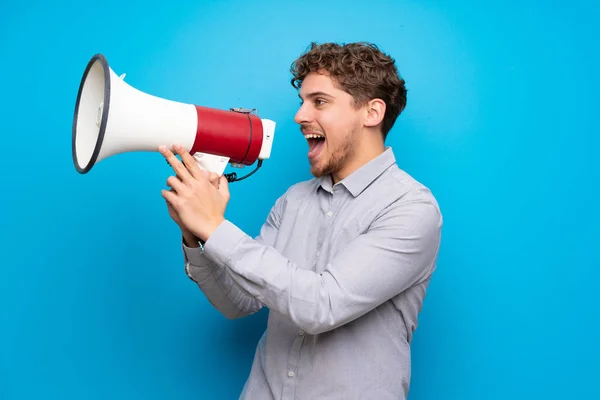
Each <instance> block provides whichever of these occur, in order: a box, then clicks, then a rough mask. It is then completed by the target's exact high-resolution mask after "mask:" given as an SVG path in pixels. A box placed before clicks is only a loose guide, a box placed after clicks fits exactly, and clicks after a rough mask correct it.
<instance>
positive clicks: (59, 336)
mask: <svg viewBox="0 0 600 400" xmlns="http://www.w3.org/2000/svg"><path fill="white" fill-rule="evenodd" d="M482 3H485V5H482ZM536 3H537V5H536ZM542 3H544V4H550V3H549V2H533V1H518V2H517V1H512V2H502V3H500V2H496V3H493V4H490V3H489V2H480V1H433V0H431V1H389V2H382V1H379V2H375V3H372V4H369V3H368V2H364V1H361V2H358V1H357V2H351V1H346V2H342V1H339V2H324V1H303V2H299V1H295V2H280V1H273V2H266V1H262V2H247V1H236V2H233V1H230V2H225V1H223V2H198V1H187V2H174V1H168V2H159V1H156V2H149V1H146V2H142V1H139V2H122V1H105V2H101V3H99V2H80V1H77V2H76V1H70V2H62V4H61V5H51V4H49V3H48V2H23V3H20V4H19V3H17V1H15V0H8V2H7V0H4V1H3V2H2V3H1V5H0V60H1V62H0V76H2V84H1V87H0V93H2V96H1V97H0V101H1V102H2V104H1V107H0V130H1V132H2V136H1V137H2V141H3V143H2V144H3V147H4V149H3V151H2V157H1V158H0V162H1V163H2V168H1V169H0V171H1V174H2V185H3V187H4V189H3V190H2V199H1V202H2V204H1V206H2V212H1V214H0V218H1V226H2V231H1V232H2V238H1V239H2V240H1V242H0V246H1V247H0V249H1V255H2V258H1V259H2V264H1V267H0V268H1V269H0V272H1V275H0V304H2V305H1V307H0V399H4V400H9V399H10V400H13V399H41V398H44V399H84V398H85V399H107V398H110V399H130V398H144V399H167V398H168V399H233V398H236V396H237V394H238V393H239V391H240V389H241V387H242V385H243V383H244V380H245V378H246V375H247V373H248V371H249V367H250V363H251V361H252V356H253V354H254V346H255V344H256V341H257V340H258V338H259V336H260V335H261V333H262V331H263V329H264V328H265V321H266V312H264V311H263V312H261V313H259V314H258V315H255V316H253V317H251V318H247V319H243V320H239V321H233V322H232V321H228V320H225V319H224V318H222V317H221V316H220V315H219V314H218V313H217V312H216V311H215V310H213V308H212V307H211V306H210V305H209V303H208V302H207V301H206V300H205V299H204V297H203V296H202V294H201V293H200V292H199V291H198V290H197V289H196V288H195V286H194V285H193V283H192V282H191V281H189V280H188V278H187V277H186V276H185V274H184V271H183V265H182V258H181V253H180V247H179V245H180V242H179V236H178V231H177V229H176V227H175V225H174V224H173V223H172V222H171V221H170V219H169V217H168V214H167V212H166V208H165V206H164V202H163V199H162V198H161V196H160V190H161V189H162V188H163V187H164V182H165V179H166V177H167V176H168V175H169V172H170V171H169V168H168V166H167V165H166V164H165V162H164V161H163V160H162V159H161V157H160V155H158V154H157V153H143V154H127V155H122V156H118V157H114V158H112V159H108V160H106V161H104V162H102V164H101V165H100V164H99V165H98V166H97V167H96V168H95V169H94V170H93V171H92V173H90V174H88V175H85V176H81V175H78V174H77V173H76V172H75V169H74V168H73V165H72V161H71V120H72V113H73V106H74V101H75V95H76V92H77V88H78V85H79V79H80V77H81V74H82V72H83V69H84V67H85V64H86V63H87V61H88V59H89V58H90V57H91V56H92V55H93V54H95V53H96V52H101V53H104V54H105V55H106V56H107V58H108V60H109V62H110V64H111V66H112V68H113V69H114V70H115V72H117V74H121V73H127V78H126V79H127V81H128V82H129V83H130V84H132V85H133V86H135V87H137V88H139V89H141V90H143V91H145V92H147V93H151V94H154V95H157V96H161V97H165V98H170V99H174V100H178V101H183V102H191V103H196V104H200V105H207V106H210V107H216V108H229V107H238V106H239V107H256V108H258V111H259V113H260V115H261V116H262V117H266V118H271V119H274V120H276V121H277V123H278V130H277V134H276V136H275V138H276V139H275V145H274V152H273V157H272V159H271V160H269V161H268V162H267V163H265V165H264V167H263V169H262V170H261V171H260V173H258V174H257V175H255V176H254V177H253V178H252V179H250V180H247V181H243V182H240V183H237V184H235V185H232V187H231V189H232V196H233V198H232V201H231V203H230V206H229V208H228V217H229V218H231V219H232V220H233V221H234V222H236V223H238V224H239V225H240V226H241V227H242V228H243V229H245V230H246V231H247V232H248V233H249V234H253V235H254V234H256V233H257V232H258V229H259V227H260V224H261V223H262V221H263V220H264V218H265V216H266V213H267V212H268V210H269V208H270V207H271V205H272V203H273V202H274V201H275V199H276V198H277V196H279V195H280V194H281V193H282V192H283V191H284V190H285V189H286V188H287V187H288V186H289V185H291V184H293V183H294V182H296V181H298V180H301V179H308V178H309V175H308V168H307V162H306V152H307V147H306V144H305V141H304V139H303V138H302V137H301V136H300V135H299V131H298V129H297V127H296V126H295V124H294V122H293V115H294V113H295V111H296V107H297V106H298V100H297V97H296V93H295V92H294V90H293V89H292V87H291V86H290V85H289V73H288V67H289V64H290V63H291V62H292V61H293V59H294V58H295V57H296V56H297V55H299V54H300V52H302V51H303V50H304V49H305V47H306V46H307V45H308V44H309V43H310V41H312V40H316V41H354V40H369V41H374V42H376V43H378V44H379V45H380V46H381V47H382V48H383V49H384V50H385V51H388V52H390V53H392V54H393V55H394V56H395V57H396V59H397V60H398V63H399V67H400V70H401V73H402V74H403V76H404V77H405V78H406V80H407V84H408V88H409V97H408V99H409V100H408V108H407V109H406V112H405V113H404V114H403V115H402V116H401V118H400V119H399V120H398V123H397V125H396V126H395V128H394V130H393V132H392V133H391V135H390V137H389V142H388V144H390V145H391V146H393V147H394V149H395V151H396V154H397V157H398V159H399V163H400V165H401V167H402V168H404V169H406V170H407V171H408V172H409V173H411V174H413V175H414V176H415V177H416V178H417V179H419V180H421V181H422V182H424V183H425V184H427V185H428V186H429V187H430V188H431V189H432V190H433V192H434V193H435V195H436V196H437V198H438V200H439V202H440V204H441V206H442V209H443V212H444V215H445V228H444V237H443V245H442V252H441V255H440V258H439V267H438V271H437V273H436V275H435V279H434V281H433V283H432V285H431V287H430V292H429V295H428V297H427V299H426V303H425V307H424V310H423V313H422V318H421V324H420V327H419V329H418V331H417V334H416V336H415V341H414V369H413V384H412V388H411V394H410V398H411V400H429V399H431V400H433V399H442V398H443V399H445V400H449V399H460V400H481V399H487V400H492V399H512V400H515V399H542V398H543V399H566V398H569V399H591V398H600V389H599V388H598V385H597V384H596V383H594V382H597V379H598V372H599V368H598V359H599V358H600V333H599V328H600V313H599V312H598V305H599V304H600V302H599V301H598V293H599V292H600V284H599V281H600V272H599V271H600V256H599V252H598V241H599V239H600V213H599V211H598V205H599V204H600V202H599V200H598V194H599V193H598V192H599V190H598V184H599V182H600V162H599V161H598V159H597V158H595V157H597V156H598V153H599V152H600V140H599V138H598V137H599V133H600V132H599V129H598V121H599V120H598V115H599V114H598V90H599V89H600V85H599V78H598V76H599V74H598V68H599V67H600V65H599V62H598V60H599V58H598V51H597V49H598V45H597V40H598V37H599V34H600V32H599V30H598V28H597V27H595V26H597V20H598V17H599V12H598V8H599V6H597V5H592V2H585V1H579V0H573V1H570V2H561V3H558V2H557V3H555V4H553V5H546V6H542V5H539V4H542ZM588 3H589V4H588ZM134 169H139V171H140V172H136V173H134V172H133V170H134ZM251 193H252V194H251Z"/></svg>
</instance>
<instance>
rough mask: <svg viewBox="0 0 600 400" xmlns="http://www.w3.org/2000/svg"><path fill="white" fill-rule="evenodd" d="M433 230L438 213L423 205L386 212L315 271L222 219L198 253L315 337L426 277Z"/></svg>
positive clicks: (433, 250) (435, 236)
mask: <svg viewBox="0 0 600 400" xmlns="http://www.w3.org/2000/svg"><path fill="white" fill-rule="evenodd" d="M407 207H408V206H407ZM407 213H408V214H407ZM414 215H417V216H418V217H417V218H414V217H413V216H414ZM409 217H410V218H409ZM440 227H441V219H440V215H439V214H438V213H437V211H436V210H435V208H433V207H430V206H428V205H423V206H421V207H420V208H419V209H418V210H415V211H413V210H412V209H410V208H409V209H408V210H404V209H399V210H392V211H390V212H388V214H386V215H383V216H382V217H380V218H379V219H378V221H377V222H376V223H373V224H372V226H371V229H370V231H369V232H367V233H365V234H363V235H359V236H358V237H357V238H356V239H355V240H353V241H352V242H351V243H348V244H347V247H346V248H345V249H343V250H341V251H340V252H339V253H338V254H337V256H336V257H335V259H332V260H331V261H330V262H329V263H328V264H327V266H326V268H325V270H324V271H323V272H322V273H318V272H315V271H313V270H312V268H311V267H310V266H305V265H301V264H298V263H297V262H294V260H291V259H289V258H287V257H285V256H284V255H282V254H281V253H279V252H278V251H277V250H276V249H275V248H274V247H271V246H266V245H264V244H262V243H260V242H259V241H256V240H254V239H252V238H250V237H249V236H248V235H246V234H245V233H244V232H242V231H241V230H240V229H239V228H237V227H236V226H235V225H233V224H231V223H230V222H229V221H225V222H224V223H223V224H222V225H221V226H220V227H219V228H218V229H217V230H216V231H215V232H214V233H213V235H212V236H211V237H210V238H209V239H208V240H207V242H206V246H205V254H206V255H207V256H208V257H209V258H210V259H212V260H214V261H215V263H216V267H218V268H221V269H223V270H225V271H228V274H229V276H230V277H231V279H232V280H234V281H235V282H237V283H238V284H239V286H241V287H242V288H243V289H244V290H245V291H246V292H248V293H250V294H251V295H252V296H254V297H256V298H257V299H258V300H259V301H260V302H261V303H262V304H264V305H265V306H266V307H268V308H270V309H271V310H272V311H274V312H277V313H279V314H282V315H286V316H288V317H289V318H290V320H291V321H292V322H293V323H294V324H296V325H297V326H298V327H299V328H301V329H303V330H305V331H306V332H308V333H320V332H325V331H328V330H331V329H334V328H336V327H338V326H340V325H343V324H345V323H347V322H350V321H352V320H354V319H356V318H358V317H360V316H361V315H363V314H365V313H367V312H369V311H370V310H372V309H374V308H376V307H377V306H379V305H380V304H382V303H384V302H385V301H387V300H389V299H391V298H392V297H394V296H395V295H397V294H399V293H401V292H403V291H404V290H406V289H408V288H409V287H411V286H413V285H415V284H417V283H418V282H420V281H423V280H424V279H427V277H428V276H429V275H430V274H431V273H432V271H433V269H434V265H435V260H436V257H437V251H438V248H439V242H440ZM367 265H368V268H366V266H367Z"/></svg>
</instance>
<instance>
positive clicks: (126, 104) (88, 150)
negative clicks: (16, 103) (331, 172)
mask: <svg viewBox="0 0 600 400" xmlns="http://www.w3.org/2000/svg"><path fill="white" fill-rule="evenodd" d="M124 77H125V74H123V75H121V76H120V77H119V76H117V75H116V74H115V73H114V71H113V70H112V69H111V68H110V67H109V65H108V62H107V61H106V58H105V57H104V56H103V55H102V54H96V55H95V56H93V57H92V58H91V60H90V61H89V62H88V64H87V66H86V68H85V71H84V73H83V77H82V79H81V83H80V86H79V91H78V93H77V100H76V104H75V113H74V117H73V137H72V154H73V163H74V165H75V168H76V170H77V171H78V172H79V173H81V174H85V173H87V172H89V171H90V170H91V169H92V167H93V166H94V165H95V164H97V163H98V162H99V161H101V160H103V159H105V158H108V157H110V156H113V155H115V154H119V153H125V152H135V151H150V152H153V151H157V149H158V146H160V145H166V146H173V145H174V144H180V145H182V146H183V147H185V148H186V149H187V150H188V151H189V152H190V154H192V155H193V156H194V157H195V159H196V160H197V161H198V164H199V165H200V166H201V167H202V168H204V169H206V170H208V171H211V172H215V173H217V174H219V175H222V174H223V172H224V170H225V167H226V166H227V165H228V164H231V165H234V166H246V165H252V164H254V163H255V162H256V161H257V160H258V161H262V160H264V159H267V158H269V157H270V155H271V149H272V144H273V137H274V134H275V122H273V121H271V120H268V119H261V118H259V117H258V116H257V115H256V114H254V113H253V110H250V109H242V108H231V109H229V110H220V109H215V108H210V107H206V106H199V105H195V104H187V103H181V102H177V101H173V100H168V99H163V98H160V97H156V96H152V95H149V94H147V93H144V92H142V91H140V90H137V89H135V88H133V87H132V86H130V85H129V84H127V83H126V82H125V81H124V80H123V78H124ZM260 164H261V163H259V166H260ZM228 177H229V178H231V177H235V175H231V174H230V175H228ZM238 180H239V179H238Z"/></svg>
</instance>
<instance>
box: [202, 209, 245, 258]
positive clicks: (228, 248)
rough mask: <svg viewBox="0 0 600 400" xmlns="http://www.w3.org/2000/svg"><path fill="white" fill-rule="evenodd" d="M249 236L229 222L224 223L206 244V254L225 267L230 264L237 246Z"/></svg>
mask: <svg viewBox="0 0 600 400" xmlns="http://www.w3.org/2000/svg"><path fill="white" fill-rule="evenodd" d="M246 237H247V235H246V234H245V233H244V232H243V231H242V230H241V229H240V228H238V227H237V226H235V225H234V224H233V223H231V222H230V221H228V220H225V221H223V222H222V223H221V224H220V225H219V226H218V227H217V229H215V231H214V232H213V233H212V234H211V235H210V237H209V238H208V240H207V241H206V243H205V244H204V254H205V255H206V256H207V257H209V258H210V259H211V260H213V261H214V262H215V263H217V264H218V265H219V266H221V267H224V266H225V265H227V264H228V263H229V261H230V260H231V258H232V256H233V254H234V253H235V250H236V248H237V245H238V244H239V243H240V242H241V241H242V240H243V239H244V238H246Z"/></svg>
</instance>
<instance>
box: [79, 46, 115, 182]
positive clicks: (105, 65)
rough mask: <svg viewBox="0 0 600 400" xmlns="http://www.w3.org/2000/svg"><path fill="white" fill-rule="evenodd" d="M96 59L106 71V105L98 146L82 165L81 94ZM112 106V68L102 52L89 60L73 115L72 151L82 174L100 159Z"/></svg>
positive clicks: (103, 111) (101, 121) (80, 84)
mask: <svg viewBox="0 0 600 400" xmlns="http://www.w3.org/2000/svg"><path fill="white" fill-rule="evenodd" d="M96 61H99V62H100V64H101V65H102V70H103V71H104V103H103V104H104V107H103V109H102V118H101V120H100V130H99V132H98V138H97V140H96V146H95V147H94V152H93V153H92V157H91V158H90V162H89V163H88V164H87V165H85V166H81V165H80V164H79V160H78V159H77V119H78V114H79V105H80V102H81V95H82V92H83V87H84V86H85V81H86V79H87V76H88V74H89V72H90V70H91V69H92V66H93V65H94V63H96ZM109 108H110V69H109V68H108V61H107V60H106V57H104V55H102V54H96V55H94V56H93V57H92V58H91V59H90V61H89V62H88V64H87V66H86V68H85V71H84V72H83V76H82V78H81V81H80V83H79V91H78V92H77V101H76V102H75V112H74V115H73V137H72V139H71V152H72V154H73V164H75V169H77V172H79V173H80V174H85V173H87V172H89V171H90V170H91V169H92V167H93V166H94V164H95V163H96V160H97V159H98V154H100V149H101V148H102V142H103V141H104V133H105V131H106V122H107V121H108V109H109Z"/></svg>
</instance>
